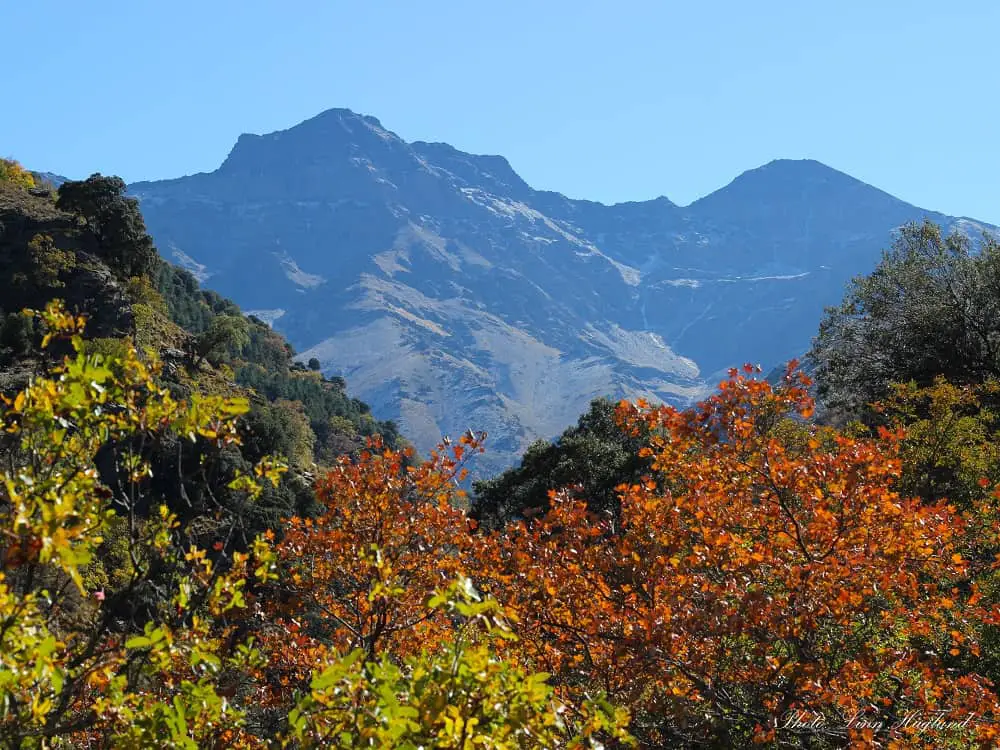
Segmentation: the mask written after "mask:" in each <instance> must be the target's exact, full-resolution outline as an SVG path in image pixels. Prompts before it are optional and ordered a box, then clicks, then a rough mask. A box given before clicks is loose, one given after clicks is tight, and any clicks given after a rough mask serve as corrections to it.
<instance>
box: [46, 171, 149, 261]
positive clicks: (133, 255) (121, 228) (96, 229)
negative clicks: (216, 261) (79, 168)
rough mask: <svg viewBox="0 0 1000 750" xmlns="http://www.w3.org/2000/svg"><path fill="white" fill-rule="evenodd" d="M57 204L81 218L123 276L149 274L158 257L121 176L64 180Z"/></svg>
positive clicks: (92, 176)
mask: <svg viewBox="0 0 1000 750" xmlns="http://www.w3.org/2000/svg"><path fill="white" fill-rule="evenodd" d="M56 207H57V208H59V209H61V210H63V211H68V212H70V213H74V214H77V215H78V216H80V217H82V218H83V220H84V221H85V223H86V225H87V227H88V228H89V229H90V230H91V231H92V232H93V233H94V236H95V237H96V239H97V245H98V249H99V251H100V254H101V256H102V257H103V258H104V259H105V260H106V261H107V262H108V264H109V265H110V266H111V268H112V270H114V271H115V272H116V273H118V274H119V275H120V276H122V277H123V278H130V277H132V276H141V275H144V274H149V273H150V272H151V271H152V270H153V269H154V267H155V265H156V263H157V261H158V256H157V254H156V248H155V247H154V245H153V239H152V238H151V237H150V236H149V234H148V233H147V231H146V224H145V222H144V221H143V219H142V214H141V213H140V212H139V202H138V201H137V200H136V199H135V198H130V197H128V196H126V195H125V182H124V180H122V179H121V178H120V177H105V176H103V175H101V174H100V173H98V174H93V175H91V176H90V177H88V178H87V179H86V180H82V181H70V182H64V183H63V184H62V185H61V186H60V187H59V198H58V200H57V201H56Z"/></svg>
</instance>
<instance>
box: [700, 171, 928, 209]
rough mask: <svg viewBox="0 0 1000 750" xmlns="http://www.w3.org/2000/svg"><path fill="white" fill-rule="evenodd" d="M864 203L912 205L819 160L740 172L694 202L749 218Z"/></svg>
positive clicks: (870, 205) (895, 206) (882, 206)
mask: <svg viewBox="0 0 1000 750" xmlns="http://www.w3.org/2000/svg"><path fill="white" fill-rule="evenodd" d="M846 204H855V205H857V204H864V205H866V206H867V207H868V208H874V207H876V206H877V207H878V209H879V210H894V209H899V208H901V207H907V208H913V206H910V205H909V204H907V203H905V202H904V201H901V200H900V199H898V198H896V197H894V196H892V195H890V194H889V193H886V192H885V191H883V190H879V189H878V188H876V187H873V186H872V185H869V184H868V183H866V182H862V181H861V180H859V179H857V178H855V177H851V176H850V175H849V174H846V173H844V172H841V171H840V170H838V169H834V168H833V167H830V166H828V165H826V164H824V163H822V162H820V161H816V160H815V159H775V160H773V161H770V162H768V163H767V164H764V165H762V166H760V167H756V168H755V169H749V170H747V171H746V172H743V173H742V174H740V175H739V176H738V177H737V178H736V179H734V180H733V181H732V182H730V183H729V184H728V185H726V186H725V187H722V188H720V189H718V190H716V191H715V192H712V193H709V194H708V195H706V196H705V197H704V198H700V199H698V200H697V201H695V202H694V203H692V204H691V206H690V208H691V210H692V211H695V212H697V213H718V212H720V211H722V212H726V211H728V209H729V208H730V207H731V208H733V209H735V210H737V213H738V214H740V215H741V216H743V217H744V218H748V217H749V214H751V213H761V212H763V214H768V215H770V214H771V213H772V212H773V211H774V210H776V209H779V208H780V210H781V211H783V212H784V211H797V210H806V209H807V208H808V209H809V210H810V211H812V212H815V211H816V210H817V209H821V208H822V207H835V206H836V205H846Z"/></svg>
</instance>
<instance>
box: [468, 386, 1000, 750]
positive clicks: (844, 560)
mask: <svg viewBox="0 0 1000 750" xmlns="http://www.w3.org/2000/svg"><path fill="white" fill-rule="evenodd" d="M806 386H807V381H806V380H805V379H804V378H803V377H802V376H796V375H795V374H793V373H790V374H789V376H788V379H787V380H786V381H785V383H784V384H783V385H782V386H781V387H779V388H778V389H777V390H774V389H772V388H771V386H770V385H769V384H768V383H767V382H765V381H760V380H756V379H753V378H750V377H747V376H744V375H737V374H735V373H734V374H733V376H732V377H731V378H730V379H729V380H727V381H726V382H724V383H723V384H722V385H721V389H720V391H719V393H718V394H717V395H715V396H713V397H712V398H710V399H708V400H707V401H706V402H704V403H703V404H701V405H700V406H699V407H697V408H695V409H691V410H687V411H678V410H676V409H673V408H670V407H650V406H647V405H645V404H642V403H641V402H640V403H639V404H637V405H630V404H626V403H623V404H622V405H621V406H620V407H619V417H620V419H621V421H622V423H623V425H624V426H625V427H626V428H628V429H631V430H632V431H633V433H634V434H637V435H638V434H646V435H648V436H649V437H648V440H647V445H646V447H645V448H644V449H643V451H642V453H643V455H644V456H647V457H648V458H649V459H650V460H651V471H650V473H649V475H648V476H647V477H646V478H645V479H643V480H642V481H640V482H637V483H633V484H630V485H623V486H622V487H621V488H620V492H621V505H622V509H621V513H622V518H621V528H620V529H614V528H611V526H610V524H609V522H608V520H607V519H606V518H602V517H600V516H597V515H594V514H592V513H590V512H589V511H588V509H587V506H586V503H585V502H582V501H580V500H578V499H575V498H573V497H571V496H567V495H565V494H561V493H554V496H553V507H552V509H551V510H550V512H549V513H548V514H547V515H546V516H545V517H544V518H542V519H538V520H535V521H531V522H527V523H521V524H518V525H515V526H514V527H512V528H511V529H509V530H507V531H505V532H503V533H500V534H498V535H496V536H495V537H494V538H493V540H492V541H493V547H492V552H491V553H490V555H491V556H489V557H487V558H486V559H485V560H484V562H483V565H482V566H481V569H480V576H481V577H480V578H478V579H477V580H479V581H480V585H482V586H484V587H485V588H486V589H487V590H488V591H489V592H490V593H491V594H492V595H495V596H497V597H498V598H499V599H500V600H501V602H502V603H504V604H505V606H507V607H509V608H510V609H511V610H512V611H513V612H515V613H516V615H517V617H518V622H519V624H518V625H517V626H516V628H515V631H516V632H517V633H518V635H519V636H520V637H521V649H520V651H519V654H520V658H524V659H527V660H528V661H529V662H530V663H532V664H534V665H536V668H540V669H543V670H545V671H547V672H551V673H552V674H553V675H554V679H556V680H557V684H558V685H559V694H560V696H563V697H566V696H580V695H582V694H585V692H586V691H587V690H588V689H594V688H597V687H598V686H599V687H600V688H602V689H604V690H606V691H607V692H608V694H609V696H610V698H611V699H612V700H613V701H615V702H618V703H620V704H621V705H623V706H626V707H628V708H629V709H630V711H631V713H632V716H633V721H632V724H631V727H630V729H631V731H632V732H633V734H635V735H636V736H637V737H638V738H639V739H640V741H641V742H642V743H643V744H644V745H645V746H650V747H662V746H684V747H701V746H710V747H746V746H749V745H751V744H754V743H765V744H767V743H769V744H773V745H781V744H787V745H794V746H808V747H840V746H844V745H848V744H849V745H852V746H853V745H857V746H871V745H872V744H873V743H874V744H879V743H880V744H881V746H888V745H889V743H890V741H891V740H893V738H890V737H889V736H888V731H889V730H888V728H886V729H885V730H883V731H881V732H876V731H873V730H870V729H869V728H865V727H861V726H859V725H858V724H857V723H855V724H854V725H853V726H852V725H851V722H850V717H852V716H855V715H858V716H860V715H866V712H869V714H871V715H874V714H877V715H878V716H879V717H880V718H882V719H885V720H886V721H887V722H888V724H892V721H894V720H895V719H897V718H898V717H901V716H903V715H904V714H905V713H906V712H907V711H917V712H926V711H933V710H938V709H940V710H943V711H945V712H947V713H949V715H950V716H953V717H957V718H958V719H962V718H964V717H968V716H970V715H975V716H978V717H986V719H987V720H986V722H985V723H980V724H973V725H969V726H967V727H966V728H965V729H964V730H956V732H955V733H956V734H958V735H962V734H963V732H964V738H965V741H975V742H980V743H981V742H985V743H992V742H993V741H994V738H995V737H996V736H997V725H996V724H993V723H990V721H989V717H991V716H996V711H997V709H998V708H1000V705H998V702H997V698H996V695H995V694H994V693H993V692H992V690H991V688H990V686H989V684H988V681H987V680H985V679H984V678H983V677H981V676H979V675H977V674H976V673H975V672H974V670H966V671H953V670H952V669H951V667H952V665H953V664H955V663H958V662H961V660H963V659H965V660H966V661H965V662H964V663H966V664H967V663H969V660H972V661H973V662H974V660H975V658H977V656H978V654H979V653H980V650H979V649H980V644H979V641H978V633H979V632H980V631H979V624H981V623H983V622H995V620H996V616H995V615H996V613H995V612H994V611H993V607H991V606H986V605H985V604H984V602H983V601H982V593H981V591H980V588H979V584H978V583H976V580H975V578H976V576H977V575H978V574H980V573H981V572H982V570H981V569H978V568H977V567H976V566H977V565H979V566H980V567H985V568H986V569H989V568H990V567H991V566H992V561H988V562H986V561H983V562H979V563H976V562H974V561H970V560H967V559H966V558H965V557H964V556H963V555H962V553H961V550H962V549H964V548H965V544H966V542H967V534H968V533H969V531H970V529H969V524H968V523H967V520H966V519H965V518H963V517H962V515H961V514H960V513H958V512H957V511H956V510H955V508H954V507H952V506H950V505H947V504H946V503H944V502H926V501H922V500H921V499H919V498H914V499H909V498H906V497H903V496H900V495H899V494H898V493H897V492H896V491H895V489H894V485H895V484H896V482H897V481H898V479H899V475H900V458H899V453H900V439H901V435H900V434H899V433H896V432H890V431H883V433H882V434H881V435H880V436H879V437H878V438H876V439H864V438H850V437H847V436H844V435H841V434H838V433H837V432H835V431H833V430H830V429H828V428H824V429H819V428H807V429H811V431H812V434H811V435H810V436H808V437H807V438H806V439H805V440H802V439H801V436H800V435H792V432H794V431H789V430H788V429H787V425H788V423H789V422H788V420H789V419H792V420H793V421H794V420H796V419H797V420H802V419H803V418H805V417H808V416H809V415H810V414H811V411H812V409H813V404H812V401H811V399H810V398H809V396H808V394H807V390H806ZM786 433H787V434H789V435H792V436H791V437H790V438H789V439H786V438H784V437H783V435H784V434H786ZM994 502H995V499H994ZM977 531H978V530H977ZM568 702H570V703H572V702H573V700H572V699H571V698H570V699H569V700H568ZM793 712H800V713H799V714H798V715H800V716H805V717H809V718H811V719H815V721H813V722H812V723H809V721H805V722H802V725H801V726H794V725H792V724H790V723H788V724H787V725H786V721H785V720H786V719H787V717H789V716H792V715H793ZM911 735H912V736H911ZM894 739H895V741H897V742H906V743H907V744H906V745H905V746H906V747H938V746H939V743H941V742H942V741H943V740H944V735H943V734H937V735H934V734H931V735H926V734H925V735H921V736H919V737H918V736H916V735H914V734H913V730H912V728H911V730H907V731H903V732H901V733H900V734H897V736H895V738H894ZM959 739H961V737H959ZM897 746H900V747H901V746H903V745H897Z"/></svg>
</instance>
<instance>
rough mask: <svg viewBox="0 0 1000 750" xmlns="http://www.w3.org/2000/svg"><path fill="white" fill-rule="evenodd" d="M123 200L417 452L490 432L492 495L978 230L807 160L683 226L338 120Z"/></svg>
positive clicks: (325, 118)
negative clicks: (887, 264)
mask: <svg viewBox="0 0 1000 750" xmlns="http://www.w3.org/2000/svg"><path fill="white" fill-rule="evenodd" d="M130 190H131V192H132V193H133V194H134V195H136V196H137V197H138V198H139V199H140V200H141V202H142V207H143V212H144V214H145V216H146V219H147V224H148V225H149V227H150V231H151V233H152V234H153V236H154V238H156V240H157V243H158V245H159V247H160V249H161V251H162V252H163V253H164V254H165V255H167V256H168V257H171V258H172V259H173V260H175V262H180V263H181V264H182V265H185V266H186V267H189V268H190V269H192V270H197V271H198V272H199V273H201V274H202V275H203V276H204V278H205V279H206V283H207V284H208V285H209V286H213V287H215V288H217V289H218V290H219V291H220V292H222V293H224V294H227V295H228V296H230V297H233V298H234V299H235V300H236V301H237V302H238V303H240V304H241V306H242V307H244V309H248V310H251V311H255V312H256V313H257V314H258V315H259V316H262V319H268V320H269V321H270V322H271V323H272V324H273V325H274V326H275V327H276V328H277V329H279V330H281V331H282V332H283V333H285V334H286V335H287V336H288V337H289V338H290V339H291V341H292V343H293V344H294V345H295V347H296V348H297V349H298V350H299V351H301V352H302V355H301V356H303V357H306V358H308V357H312V356H315V357H317V358H318V359H320V361H321V363H322V364H323V366H324V370H325V371H327V372H329V373H331V374H337V375H342V376H344V377H346V378H347V380H348V382H350V383H351V384H352V386H353V387H354V388H356V389H358V393H359V396H360V397H362V398H364V400H366V401H367V402H369V403H371V404H372V405H373V408H374V409H375V410H376V413H379V414H380V415H382V416H383V418H392V419H395V420H397V421H398V422H399V423H400V425H401V428H402V431H403V433H404V434H406V435H408V436H409V437H410V438H411V439H412V440H413V441H414V442H415V444H416V445H417V447H418V449H420V450H426V449H427V448H429V447H431V446H432V445H433V444H434V442H436V441H437V439H438V438H439V437H440V436H441V435H442V434H457V433H459V432H464V431H465V430H466V429H467V428H470V427H471V428H473V429H485V430H487V431H488V432H490V434H491V435H492V438H491V448H492V451H491V453H490V454H488V455H489V456H491V459H489V460H487V462H486V464H485V465H484V467H485V470H487V471H488V470H491V469H492V470H495V469H498V468H503V467H505V466H506V465H509V463H511V461H512V460H513V459H514V458H515V457H516V456H517V455H518V454H519V453H520V452H521V451H523V450H524V449H525V448H526V447H527V445H529V444H530V442H531V441H533V440H535V439H537V438H549V437H552V436H554V435H556V434H558V433H559V432H561V431H562V429H563V428H565V427H566V426H567V425H569V424H571V423H573V422H574V421H575V420H576V418H577V417H578V416H579V414H581V413H582V412H584V411H585V410H586V409H587V406H588V405H589V402H590V400H592V399H593V398H596V397H599V396H605V395H609V396H612V397H630V398H636V397H644V398H649V399H652V400H658V401H667V402H672V403H687V402H688V401H690V400H691V399H692V398H696V397H698V396H701V395H704V394H705V393H706V392H707V391H708V390H709V389H710V388H711V387H712V386H713V385H714V383H713V380H714V379H716V378H717V376H718V375H719V374H720V373H722V372H724V371H725V369H727V368H728V367H730V366H734V365H738V364H741V363H742V362H745V361H760V362H762V363H763V364H764V365H766V366H769V367H770V366H774V365H777V364H780V362H781V361H782V360H784V359H787V358H790V357H792V356H796V355H798V354H800V353H801V352H802V351H804V350H805V349H806V348H808V345H809V341H810V338H811V336H812V335H813V334H814V333H815V329H816V326H817V325H818V322H819V318H820V316H821V314H822V310H823V306H824V305H829V304H834V303H835V302H837V301H839V299H840V297H841V295H842V291H843V285H844V283H845V282H846V281H847V280H848V279H849V278H851V277H852V276H854V275H856V274H858V273H862V272H866V271H869V270H870V269H871V268H872V267H873V266H874V264H875V262H876V261H877V259H878V256H879V253H880V250H881V248H882V247H885V246H887V245H888V243H889V240H890V234H891V232H892V231H893V230H894V229H895V228H896V227H898V226H900V225H902V224H903V223H905V222H906V221H910V220H920V219H921V218H923V217H925V216H926V217H929V218H932V219H934V220H936V221H938V222H939V223H942V224H945V225H949V226H959V222H962V221H964V222H966V225H968V227H970V228H974V227H977V226H982V227H987V226H988V225H984V224H978V223H976V222H973V221H971V220H965V219H956V218H953V217H946V216H944V215H942V214H938V213H936V212H931V211H927V210H925V209H921V208H918V207H916V206H912V205H910V204H908V203H906V202H904V201H901V200H899V199H897V198H895V197H893V196H891V195H889V194H888V193H885V192H884V191H881V190H879V189H877V188H874V187H872V186H869V185H867V184H866V183H863V182H861V181H860V180H856V179H855V178H853V177H850V175H847V174H846V173H843V172H839V171H838V170H835V169H833V168H832V167H828V166H826V165H823V164H822V163H821V162H817V161H815V160H774V161H772V162H769V163H768V164H766V165H762V166H761V167H759V168H757V169H754V170H748V171H747V172H744V173H743V174H741V175H739V176H738V177H737V178H735V179H734V180H733V181H731V182H730V183H729V184H728V185H725V186H723V187H721V188H719V189H718V190H716V191H713V192H712V193H710V194H709V195H707V196H704V197H703V198H701V199H699V200H697V201H694V202H692V203H691V204H690V205H689V206H686V207H684V206H678V205H676V204H674V203H673V202H672V201H670V200H669V199H667V198H665V197H660V198H655V199H651V200H648V201H629V202H623V203H617V204H610V205H609V204H603V203H599V202H595V201H587V200H582V199H574V198H568V197H566V196H564V195H562V194H559V193H555V192H552V191H538V190H534V189H533V188H532V187H531V186H530V185H528V184H527V183H526V182H525V181H524V180H523V179H522V178H521V177H520V176H519V175H518V174H517V172H516V171H515V170H514V169H513V167H512V166H511V165H510V163H509V162H508V161H507V159H505V158H504V157H502V156H498V155H476V154H467V153H465V152H462V151H460V150H458V149H456V148H454V147H452V146H450V145H448V144H442V143H433V142H427V141H415V142H413V143H407V142H406V141H404V140H403V139H402V138H400V137H399V136H398V135H396V134H395V133H393V132H392V131H391V130H388V129H387V128H385V127H384V126H383V125H382V123H381V122H380V121H379V120H378V119H377V118H374V117H371V116H363V115H357V114H355V113H353V112H351V111H350V110H344V109H333V110H327V111H326V112H323V113H321V114H320V115H317V116H316V117H313V118H310V119H309V120H306V121H304V122H303V123H300V124H299V125H296V126H294V127H292V128H289V129H286V130H283V131H277V132H275V133H269V134H265V135H252V134H244V135H241V136H240V138H239V139H238V140H237V142H236V144H235V145H234V147H233V149H232V150H231V151H230V153H229V155H228V156H227V157H226V159H225V160H224V162H223V163H222V165H220V167H219V168H218V169H216V170H215V171H213V172H208V173H199V174H197V175H192V176H189V177H181V178H175V179H172V180H167V181H160V182H140V183H134V184H133V185H131V186H130ZM963 226H964V225H963Z"/></svg>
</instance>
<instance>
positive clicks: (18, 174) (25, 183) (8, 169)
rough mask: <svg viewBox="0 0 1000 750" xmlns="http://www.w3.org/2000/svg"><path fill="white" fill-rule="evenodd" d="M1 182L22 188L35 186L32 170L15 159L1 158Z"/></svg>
mask: <svg viewBox="0 0 1000 750" xmlns="http://www.w3.org/2000/svg"><path fill="white" fill-rule="evenodd" d="M0 183H7V184H8V185H14V186H15V187H20V188H33V187H35V178H34V177H32V176H31V172H29V171H28V170H26V169H25V168H24V167H22V166H21V165H20V164H19V163H18V162H17V161H15V160H14V159H0Z"/></svg>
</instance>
